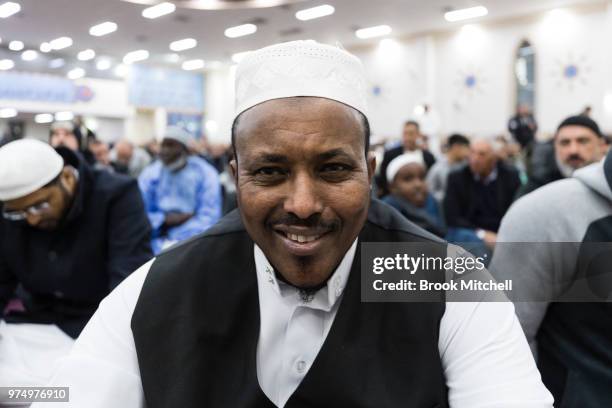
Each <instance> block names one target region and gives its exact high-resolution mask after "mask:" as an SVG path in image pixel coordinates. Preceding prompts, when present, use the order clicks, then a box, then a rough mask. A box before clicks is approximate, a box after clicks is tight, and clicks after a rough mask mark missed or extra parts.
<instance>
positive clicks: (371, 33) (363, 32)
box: [355, 25, 392, 40]
mask: <svg viewBox="0 0 612 408" xmlns="http://www.w3.org/2000/svg"><path fill="white" fill-rule="evenodd" d="M391 31H392V30H391V27H389V26H388V25H379V26H375V27H368V28H362V29H359V30H357V31H355V35H356V36H357V38H361V39H362V40H363V39H366V38H374V37H381V36H383V35H387V34H391Z"/></svg>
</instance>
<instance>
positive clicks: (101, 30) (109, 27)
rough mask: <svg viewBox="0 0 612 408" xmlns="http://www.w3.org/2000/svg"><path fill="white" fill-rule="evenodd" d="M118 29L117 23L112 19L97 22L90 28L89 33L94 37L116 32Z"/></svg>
mask: <svg viewBox="0 0 612 408" xmlns="http://www.w3.org/2000/svg"><path fill="white" fill-rule="evenodd" d="M115 31H117V24H115V23H113V22H112V21H105V22H103V23H100V24H96V25H95V26H92V27H91V28H90V29H89V34H90V35H93V36H94V37H101V36H103V35H106V34H110V33H114V32H115Z"/></svg>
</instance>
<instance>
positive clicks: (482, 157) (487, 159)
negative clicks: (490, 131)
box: [470, 139, 497, 178]
mask: <svg viewBox="0 0 612 408" xmlns="http://www.w3.org/2000/svg"><path fill="white" fill-rule="evenodd" d="M496 164H497V154H496V152H495V148H494V145H493V142H492V141H490V140H487V139H478V140H475V141H474V142H472V144H471V146H470V169H471V170H472V173H474V174H477V175H478V176H480V177H481V178H485V177H487V176H488V175H489V174H491V172H492V171H493V169H494V168H495V166H496Z"/></svg>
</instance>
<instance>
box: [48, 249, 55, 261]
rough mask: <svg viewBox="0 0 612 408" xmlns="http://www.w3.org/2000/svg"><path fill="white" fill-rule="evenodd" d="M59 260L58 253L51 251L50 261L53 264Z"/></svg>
mask: <svg viewBox="0 0 612 408" xmlns="http://www.w3.org/2000/svg"><path fill="white" fill-rule="evenodd" d="M56 259H57V252H55V251H49V260H50V261H51V262H53V261H55V260H56Z"/></svg>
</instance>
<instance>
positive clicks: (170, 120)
mask: <svg viewBox="0 0 612 408" xmlns="http://www.w3.org/2000/svg"><path fill="white" fill-rule="evenodd" d="M167 124H168V126H178V127H180V128H183V129H185V130H186V131H187V132H189V133H190V134H191V135H192V136H193V137H195V138H197V139H199V138H201V137H202V115H194V114H188V113H168V116H167Z"/></svg>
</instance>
